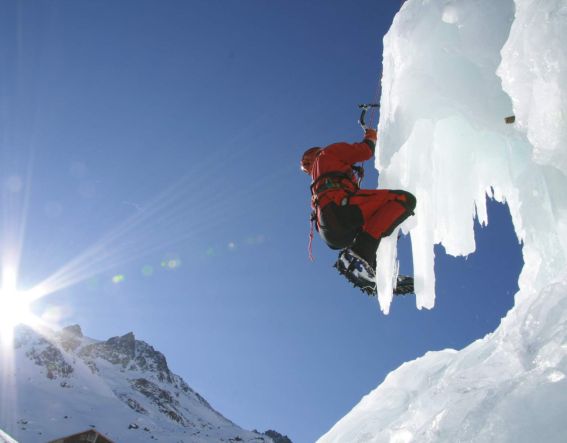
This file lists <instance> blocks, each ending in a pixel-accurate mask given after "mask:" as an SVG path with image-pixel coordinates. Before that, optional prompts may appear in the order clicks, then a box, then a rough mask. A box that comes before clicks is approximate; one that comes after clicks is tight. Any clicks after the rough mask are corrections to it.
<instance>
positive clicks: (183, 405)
mask: <svg viewBox="0 0 567 443" xmlns="http://www.w3.org/2000/svg"><path fill="white" fill-rule="evenodd" d="M9 351H10V352H9V354H10V355H7V354H5V355H3V356H2V357H3V358H2V362H4V363H3V365H2V366H0V381H1V383H2V385H1V394H2V395H1V398H0V401H1V402H2V404H1V406H2V407H1V408H0V411H2V415H1V416H0V427H1V428H3V429H5V430H6V431H7V432H9V433H10V435H12V436H13V437H14V438H16V439H17V440H19V441H21V442H25V443H45V442H46V441H50V440H53V439H55V438H59V437H64V436H67V435H71V434H75V433H78V432H82V431H85V430H88V429H91V428H96V429H97V430H98V431H99V432H100V433H102V434H104V435H106V436H108V437H109V438H110V439H112V440H113V441H117V442H121V443H122V442H132V443H134V442H136V443H137V442H149V441H155V440H159V441H167V442H191V443H199V442H211V441H241V442H255V443H261V442H264V443H272V439H271V438H270V437H268V436H266V435H265V434H259V433H256V432H251V431H246V430H244V429H242V428H240V427H238V426H237V425H235V424H234V423H232V422H231V421H230V420H228V419H226V418H225V417H223V416H222V415H221V414H219V413H218V412H217V411H215V410H214V409H213V408H212V407H211V406H210V405H209V404H208V403H207V401H206V400H205V399H204V398H202V397H201V396H200V395H199V394H197V393H196V392H195V391H193V390H192V389H191V388H190V387H189V386H188V385H187V384H186V383H185V382H184V381H183V379H182V378H181V377H179V376H177V375H175V374H173V373H172V372H171V371H170V370H169V368H168V366H167V362H166V359H165V357H164V356H163V354H161V353H160V352H158V351H156V350H155V349H154V348H152V347H151V346H150V345H148V344H147V343H145V342H143V341H140V340H136V339H135V337H134V334H132V333H129V334H126V335H124V336H122V337H113V338H110V339H108V340H106V341H96V340H92V339H89V338H87V337H84V336H83V335H82V332H81V329H80V327H78V326H73V327H68V328H65V329H64V330H63V331H61V332H58V333H49V332H47V331H45V333H43V334H42V335H40V334H39V333H37V332H36V331H34V330H32V329H31V328H28V327H24V326H21V327H20V328H19V329H18V330H17V333H16V336H15V342H14V349H11V350H9ZM4 352H6V350H5V349H4ZM0 441H2V440H1V438H0Z"/></svg>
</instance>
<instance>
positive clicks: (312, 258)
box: [307, 219, 315, 261]
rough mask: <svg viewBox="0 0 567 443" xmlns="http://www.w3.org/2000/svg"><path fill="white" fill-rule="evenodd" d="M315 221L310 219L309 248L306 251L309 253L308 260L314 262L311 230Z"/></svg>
mask: <svg viewBox="0 0 567 443" xmlns="http://www.w3.org/2000/svg"><path fill="white" fill-rule="evenodd" d="M314 223H315V220H313V219H311V228H310V229H309V246H308V247H307V251H308V252H309V260H311V261H315V257H313V253H312V252H313V248H312V246H313V229H314Z"/></svg>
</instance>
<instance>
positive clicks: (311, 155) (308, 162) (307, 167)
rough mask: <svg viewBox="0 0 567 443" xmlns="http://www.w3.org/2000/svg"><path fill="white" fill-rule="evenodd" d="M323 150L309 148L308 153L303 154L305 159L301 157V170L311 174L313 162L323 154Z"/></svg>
mask: <svg viewBox="0 0 567 443" xmlns="http://www.w3.org/2000/svg"><path fill="white" fill-rule="evenodd" d="M321 150H322V149H321V148H319V147H315V148H309V149H308V150H307V151H305V152H304V153H303V157H301V163H300V166H301V170H302V171H303V172H305V173H306V174H311V168H312V167H313V162H315V159H316V158H317V156H318V155H319V153H320V152H321Z"/></svg>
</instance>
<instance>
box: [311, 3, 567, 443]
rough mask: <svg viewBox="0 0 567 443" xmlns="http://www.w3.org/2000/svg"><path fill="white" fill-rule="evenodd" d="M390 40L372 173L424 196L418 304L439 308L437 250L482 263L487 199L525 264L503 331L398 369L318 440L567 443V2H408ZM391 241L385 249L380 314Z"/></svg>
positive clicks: (413, 231)
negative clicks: (504, 214) (477, 254)
mask: <svg viewBox="0 0 567 443" xmlns="http://www.w3.org/2000/svg"><path fill="white" fill-rule="evenodd" d="M384 43H385V49H384V71H383V79H382V97H381V117H380V123H379V133H380V134H381V137H380V146H379V158H377V168H378V169H379V170H380V172H381V176H380V187H383V188H394V189H396V188H402V189H408V190H410V191H412V192H413V193H415V195H416V196H417V200H418V206H417V209H416V214H417V215H416V217H412V218H413V220H411V221H408V222H407V223H406V225H405V226H403V229H404V230H405V231H406V232H408V231H409V233H410V235H411V241H412V250H413V260H414V270H415V277H416V291H417V306H418V308H422V307H425V308H432V307H433V306H434V303H435V274H434V253H433V246H434V244H436V243H440V244H443V245H444V247H445V249H446V251H447V252H448V253H450V254H453V255H467V254H470V253H473V252H474V250H475V240H474V231H473V217H474V216H477V217H478V219H479V220H480V222H481V223H483V224H486V223H488V218H487V211H486V197H487V196H488V197H490V198H494V199H496V200H498V201H500V202H503V201H505V202H507V204H508V206H509V208H510V212H511V215H512V221H513V223H514V229H515V231H516V234H517V236H518V239H519V240H520V241H522V242H523V243H524V246H523V258H524V268H523V270H522V273H521V275H520V278H519V288H520V290H519V292H518V293H517V294H516V296H515V306H514V308H513V309H512V310H511V311H510V312H509V313H508V314H507V315H506V317H505V318H504V319H503V320H502V322H501V325H500V326H499V328H498V329H497V330H496V331H495V332H494V333H492V334H489V335H488V336H487V337H485V338H483V339H481V340H478V341H476V342H474V343H473V344H471V345H469V346H468V347H467V348H465V349H463V350H462V351H459V352H456V351H453V350H445V351H441V352H431V353H428V354H426V355H425V356H423V357H422V358H420V359H417V360H415V361H413V362H409V363H406V364H404V365H402V366H401V367H400V368H398V369H397V370H395V371H393V372H392V373H390V374H389V375H388V376H387V377H386V379H385V380H384V382H383V383H382V384H381V385H380V386H379V387H378V388H377V389H375V390H374V391H373V392H371V393H370V394H368V395H367V396H366V397H364V398H363V399H362V401H361V402H360V403H359V404H358V405H357V406H356V407H355V408H354V409H353V410H352V411H351V412H350V413H349V414H348V415H346V416H345V417H344V418H343V419H342V420H340V421H339V422H338V423H337V424H336V425H335V426H334V427H333V428H332V429H331V430H330V431H329V432H328V433H327V434H325V435H324V436H323V437H321V439H320V440H319V441H320V442H325V443H326V442H349V443H350V442H439V441H447V442H455V441H463V442H464V441H467V442H468V441H475V442H487V441H498V442H534V441H546V442H560V441H567V440H566V439H567V420H566V419H567V379H566V378H565V374H566V373H567V341H566V337H567V266H566V265H567V192H566V191H567V53H566V51H567V50H566V48H567V0H515V1H514V0H498V1H494V0H476V1H471V0H408V1H407V2H406V3H405V4H404V5H403V7H402V9H401V10H400V12H399V13H398V15H397V16H396V18H395V20H394V23H393V25H392V27H391V29H390V31H389V32H388V34H387V35H386V37H385V39H384ZM510 115H515V116H516V122H515V123H514V124H506V123H505V121H504V119H505V117H507V116H510ZM395 238H396V236H395V235H392V236H391V240H390V241H387V242H384V241H383V242H382V244H381V246H380V250H379V251H378V261H379V265H378V269H380V271H381V275H379V276H378V284H379V286H378V287H379V302H380V307H381V309H382V310H383V311H384V312H385V313H388V311H389V309H390V303H391V301H392V297H391V293H392V292H391V284H390V282H391V281H392V277H393V274H394V273H395V269H396V257H395Z"/></svg>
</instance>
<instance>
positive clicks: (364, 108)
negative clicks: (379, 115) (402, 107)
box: [358, 103, 380, 131]
mask: <svg viewBox="0 0 567 443" xmlns="http://www.w3.org/2000/svg"><path fill="white" fill-rule="evenodd" d="M379 107H380V105H379V104H378V103H366V104H364V105H358V108H359V109H362V112H361V113H360V118H359V119H358V124H359V125H360V126H361V127H362V129H363V130H364V131H366V130H367V129H368V128H367V127H366V122H365V121H364V117H366V111H368V110H369V109H370V108H379Z"/></svg>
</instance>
